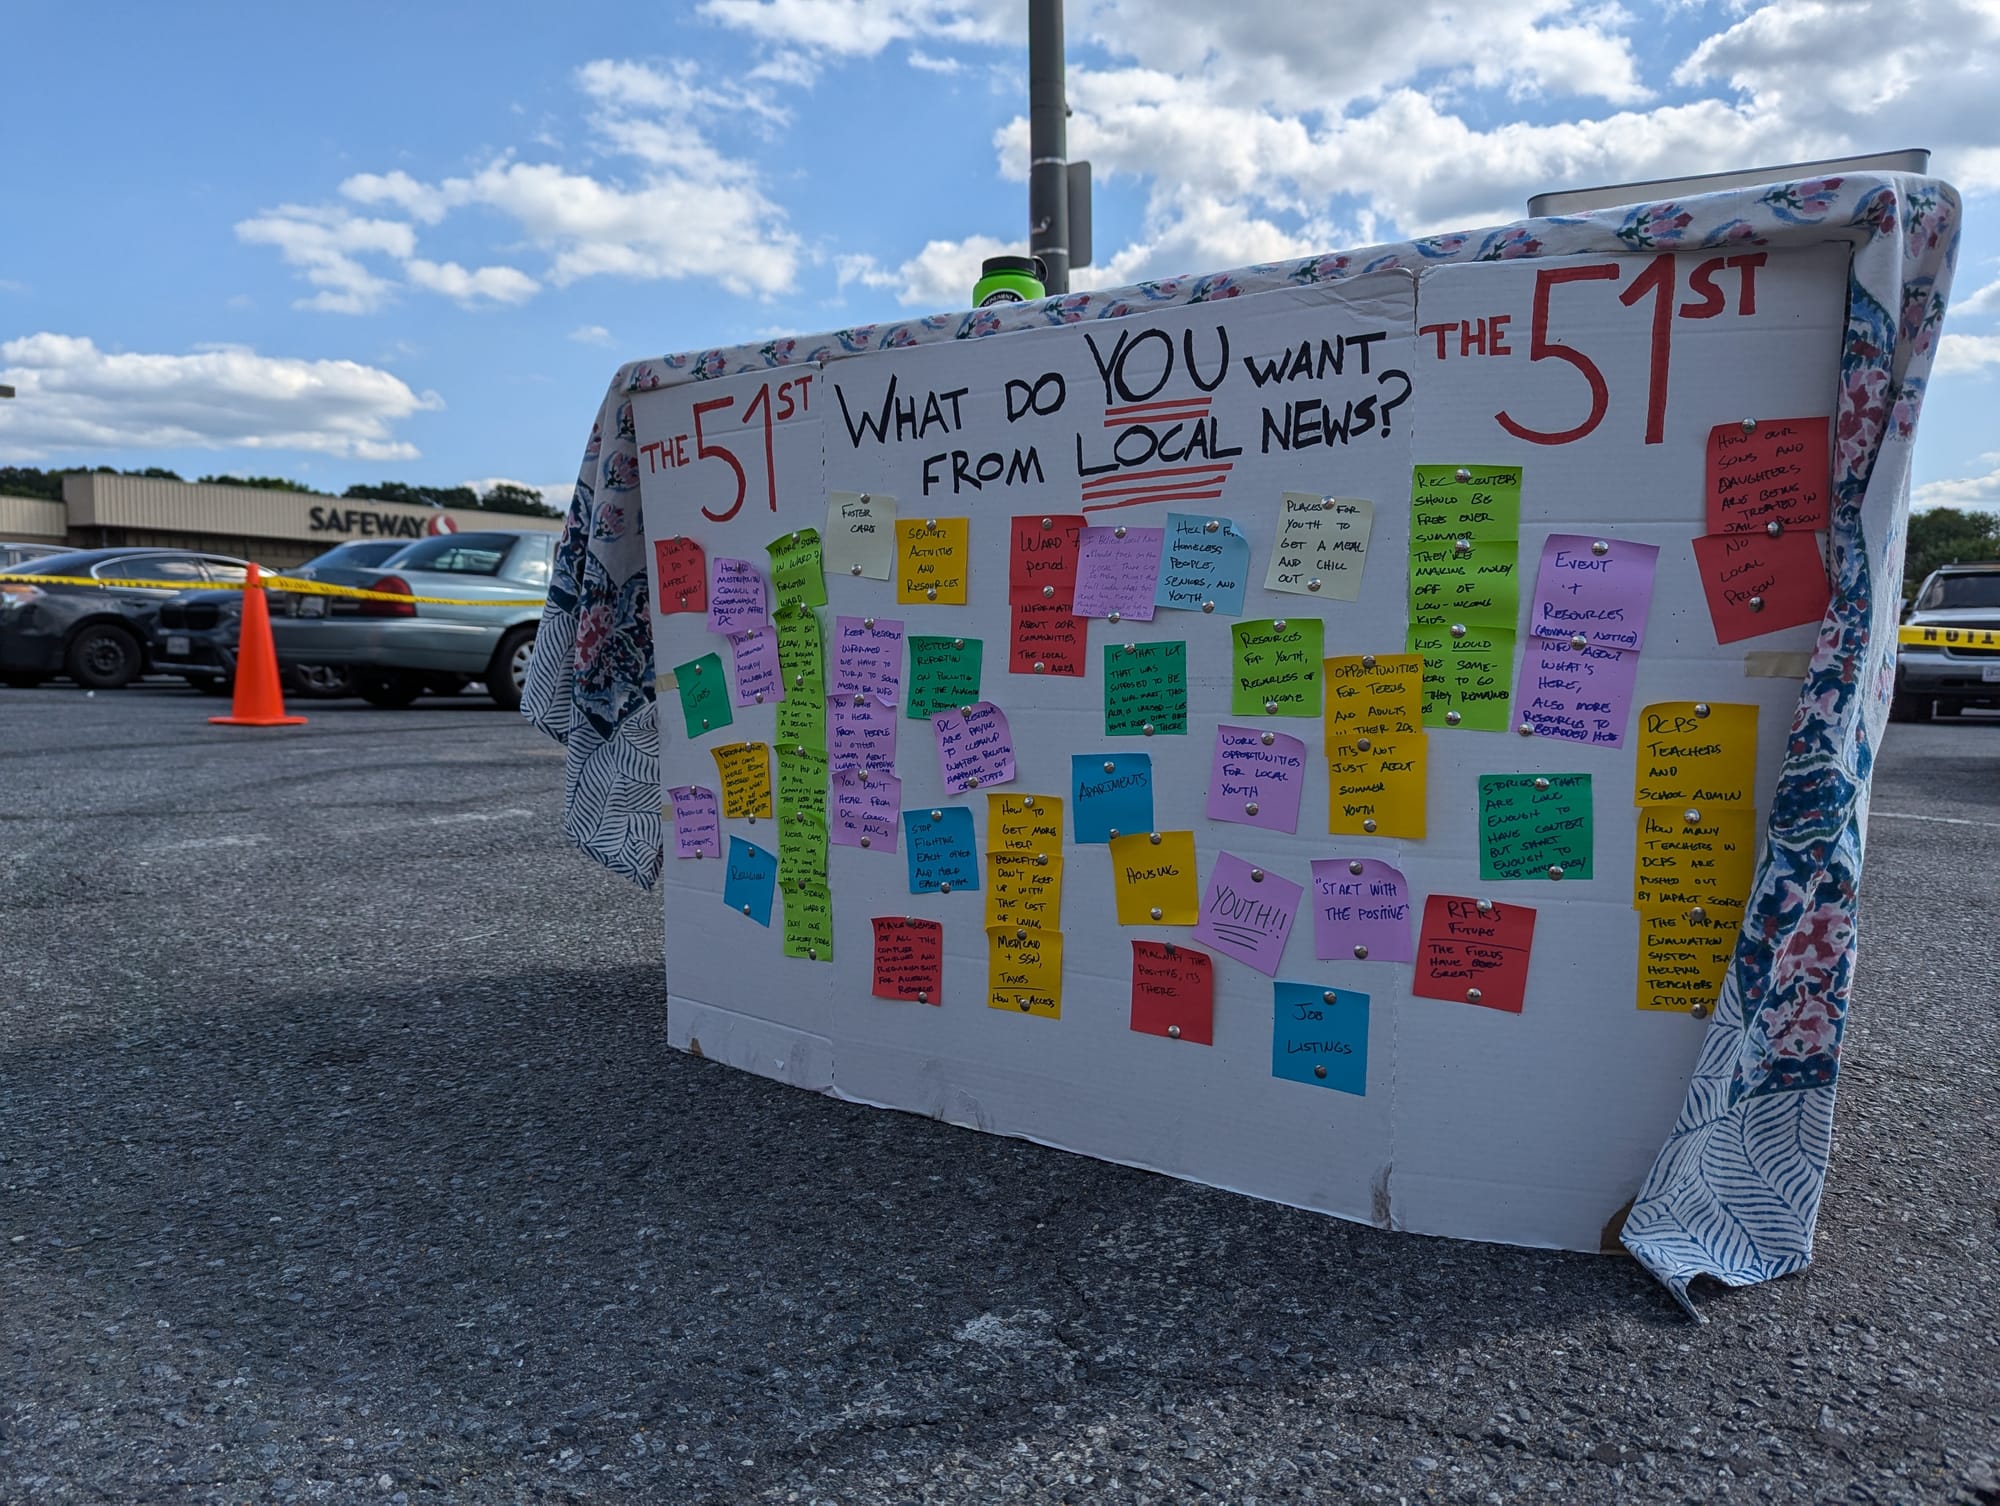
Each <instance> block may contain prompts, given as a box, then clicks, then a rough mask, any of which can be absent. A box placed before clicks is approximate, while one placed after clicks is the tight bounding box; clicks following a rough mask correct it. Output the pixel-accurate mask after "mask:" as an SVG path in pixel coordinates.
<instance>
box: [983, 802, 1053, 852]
mask: <svg viewBox="0 0 2000 1506" xmlns="http://www.w3.org/2000/svg"><path fill="white" fill-rule="evenodd" d="M1062 812H1063V803H1062V797H1061V796H1059V795H1017V794H1014V793H1013V792H1012V791H1009V792H1008V793H1007V794H1004V795H988V796H987V797H986V850H987V851H988V852H1052V853H1055V854H1057V855H1058V856H1060V855H1061V852H1062V843H1063V813H1062Z"/></svg>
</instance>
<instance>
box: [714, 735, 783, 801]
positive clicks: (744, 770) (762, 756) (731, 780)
mask: <svg viewBox="0 0 2000 1506" xmlns="http://www.w3.org/2000/svg"><path fill="white" fill-rule="evenodd" d="M710 751H711V752H713V753H714V754H715V772H716V777H717V778H718V779H719V780H721V782H722V814H723V815H725V816H731V817H735V818H737V819H741V818H743V817H746V816H768V815H770V814H771V748H770V745H769V744H768V743H729V744H726V745H725V746H723V747H720V748H713V749H711V750H710Z"/></svg>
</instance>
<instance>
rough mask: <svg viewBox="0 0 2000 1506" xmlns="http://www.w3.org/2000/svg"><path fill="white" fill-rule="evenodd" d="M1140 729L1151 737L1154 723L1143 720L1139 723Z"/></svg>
mask: <svg viewBox="0 0 2000 1506" xmlns="http://www.w3.org/2000/svg"><path fill="white" fill-rule="evenodd" d="M1139 731H1140V733H1141V734H1143V735H1144V736H1146V737H1151V736H1152V735H1153V724H1152V723H1151V722H1141V723H1140V724H1139Z"/></svg>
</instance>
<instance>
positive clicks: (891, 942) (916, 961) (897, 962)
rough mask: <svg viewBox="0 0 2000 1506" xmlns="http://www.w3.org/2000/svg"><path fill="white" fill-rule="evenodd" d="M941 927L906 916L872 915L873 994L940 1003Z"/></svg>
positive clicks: (941, 970)
mask: <svg viewBox="0 0 2000 1506" xmlns="http://www.w3.org/2000/svg"><path fill="white" fill-rule="evenodd" d="M943 986H944V927H943V926H942V925H941V924H939V923H938V922H937V921H935V920H916V919H913V918H911V917H910V916H907V915H878V916H876V917H875V997H876V998H878V999H915V1000H916V1001H917V1002H918V1003H919V1004H936V1003H939V1002H941V1000H940V998H939V994H940V992H941V990H942V989H943Z"/></svg>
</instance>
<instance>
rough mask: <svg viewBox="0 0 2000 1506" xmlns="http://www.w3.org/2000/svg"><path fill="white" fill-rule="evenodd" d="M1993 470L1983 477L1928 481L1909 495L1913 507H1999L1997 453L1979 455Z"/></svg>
mask: <svg viewBox="0 0 2000 1506" xmlns="http://www.w3.org/2000/svg"><path fill="white" fill-rule="evenodd" d="M1979 458H1980V460H1982V461H1983V462H1984V463H1985V464H1987V465H1989V466H1991V467H1992V469H1991V470H1989V471H1987V472H1986V474H1985V475H1983V476H1955V477H1953V478H1951V479H1950V480H1947V481H1930V482H1926V483H1925V484H1924V485H1922V486H1919V487H1917V488H1916V489H1915V490H1913V491H1912V492H1911V493H1910V505H1911V506H1912V507H2000V451H1996V452H1994V453H1992V454H1989V455H1981V456H1980V457H1979Z"/></svg>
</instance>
